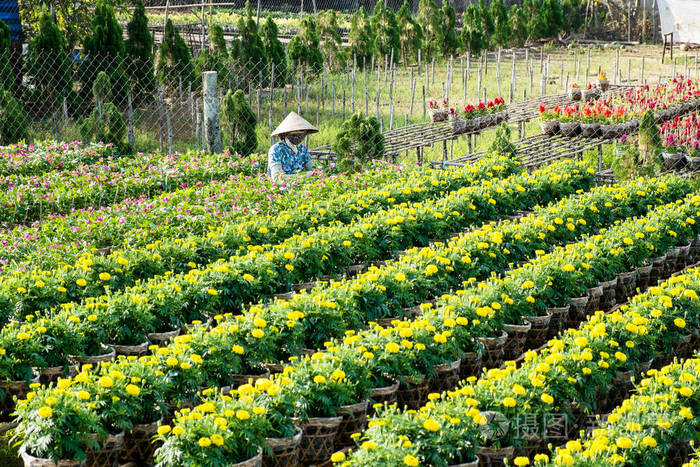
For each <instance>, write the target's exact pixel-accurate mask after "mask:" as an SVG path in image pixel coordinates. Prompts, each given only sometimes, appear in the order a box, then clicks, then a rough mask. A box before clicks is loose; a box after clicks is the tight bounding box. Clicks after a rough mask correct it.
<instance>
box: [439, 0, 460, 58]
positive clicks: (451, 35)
mask: <svg viewBox="0 0 700 467" xmlns="http://www.w3.org/2000/svg"><path fill="white" fill-rule="evenodd" d="M440 18H441V20H442V24H441V26H440V32H441V33H440V36H439V40H440V52H442V55H443V56H444V57H449V56H452V55H454V54H456V53H457V48H458V46H459V41H458V40H457V32H456V29H455V28H456V26H457V19H456V17H455V9H454V8H452V6H451V5H450V4H449V3H447V2H445V6H443V7H442V8H441V9H440Z"/></svg>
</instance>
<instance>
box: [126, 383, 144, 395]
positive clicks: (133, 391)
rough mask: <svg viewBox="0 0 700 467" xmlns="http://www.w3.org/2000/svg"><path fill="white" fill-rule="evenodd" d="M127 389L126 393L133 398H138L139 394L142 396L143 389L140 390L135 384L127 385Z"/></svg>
mask: <svg viewBox="0 0 700 467" xmlns="http://www.w3.org/2000/svg"><path fill="white" fill-rule="evenodd" d="M125 389H126V393H127V394H129V395H131V396H138V395H139V394H141V388H139V387H138V386H136V385H135V384H127V385H126V388H125Z"/></svg>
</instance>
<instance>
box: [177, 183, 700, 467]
mask: <svg viewBox="0 0 700 467" xmlns="http://www.w3.org/2000/svg"><path fill="white" fill-rule="evenodd" d="M699 202H700V198H698V197H697V196H696V197H694V199H693V200H689V202H688V203H687V204H681V205H678V204H674V205H673V206H674V207H677V206H680V207H681V208H682V209H680V210H674V212H673V214H671V213H668V211H667V210H666V209H660V210H657V212H655V213H653V214H652V215H650V216H648V217H647V218H642V219H640V220H638V221H636V220H635V221H630V222H627V223H624V224H621V225H620V227H619V228H615V229H611V230H609V231H607V232H606V233H605V234H604V235H601V236H600V238H597V239H595V242H596V243H597V244H598V245H597V246H598V248H600V249H601V250H602V251H596V250H595V249H594V248H595V247H596V245H594V246H593V249H591V248H589V250H588V252H587V254H591V255H593V253H595V254H596V255H593V257H592V258H591V259H586V261H589V262H590V263H591V264H592V265H593V266H592V267H591V269H592V270H593V271H597V272H598V273H600V274H605V273H606V272H604V271H608V272H607V273H608V274H610V272H609V270H608V269H607V264H606V263H607V262H608V261H609V258H610V257H611V256H615V255H617V254H618V253H617V248H616V247H618V248H619V245H627V242H626V241H625V240H624V239H627V238H628V237H627V234H629V232H630V230H634V228H637V229H643V227H642V226H644V225H646V226H648V227H649V228H651V229H652V230H653V231H654V232H655V234H654V235H651V234H650V235H649V236H648V237H647V239H645V241H643V242H642V241H641V239H639V238H638V237H635V238H637V242H638V243H639V244H641V245H643V247H644V248H648V249H647V252H648V253H650V254H652V251H653V248H654V247H655V246H661V245H664V244H668V243H672V240H671V239H672V238H673V239H674V240H675V239H676V237H675V236H674V235H671V233H675V234H676V235H681V234H689V232H687V231H685V232H684V231H683V230H682V228H681V229H678V230H679V232H678V233H676V232H672V231H670V229H669V230H667V231H665V232H660V231H659V230H656V229H657V227H656V226H663V225H664V224H665V223H667V222H669V225H671V226H673V227H674V228H677V227H678V226H680V224H682V223H683V222H684V221H683V219H686V218H687V217H686V216H688V215H693V216H696V215H697V206H698V203H699ZM666 208H667V209H668V206H667V207H666ZM651 225H653V226H654V227H651ZM661 230H663V229H661ZM644 231H647V232H648V230H644ZM638 233H641V232H638ZM587 243H592V242H587V241H584V242H582V243H581V244H576V245H574V247H575V248H579V249H583V250H584V251H585V250H586V247H585V246H584V245H586V244H587ZM633 243H634V241H633ZM647 245H648V246H647ZM574 247H572V250H573V251H575V248H574ZM591 251H592V252H593V253H590V252H591ZM597 255H599V256H600V257H597ZM548 256H552V255H546V256H543V257H541V258H547V257H548ZM581 257H582V258H584V256H583V255H582V256H581ZM551 266H553V267H555V268H557V269H558V268H561V265H560V264H557V263H555V264H553V265H551ZM581 269H584V268H581ZM564 271H565V272H566V271H569V269H568V268H564ZM542 273H543V275H542V278H541V279H540V280H538V281H537V282H538V284H537V289H535V292H531V293H532V295H529V297H533V298H534V302H535V303H538V302H539V301H540V300H541V298H542V297H541V296H537V295H540V294H538V293H537V292H536V290H538V289H540V288H542V289H545V288H546V286H547V283H548V282H549V277H551V274H548V273H549V271H542ZM548 276H549V277H548ZM567 279H568V280H569V281H570V282H575V281H577V280H578V279H579V277H576V275H573V274H572V275H571V277H568V278H567ZM505 281H507V279H505ZM520 281H522V279H520ZM525 283H526V282H523V284H525ZM487 287H488V285H486V287H473V288H472V289H471V290H466V291H464V293H459V292H458V293H457V294H456V296H458V297H459V296H466V297H469V300H468V302H469V304H468V305H463V306H462V308H461V309H460V308H458V307H450V305H443V306H441V303H440V302H443V301H444V302H445V303H451V302H450V301H449V299H447V298H443V299H441V300H439V302H438V310H437V311H430V310H429V308H430V307H426V308H424V310H428V311H424V312H423V314H422V315H421V316H420V317H419V318H417V319H416V320H413V321H395V322H394V323H393V325H392V326H389V327H387V328H384V327H382V326H374V327H373V328H371V329H369V330H366V331H361V332H359V333H354V332H349V333H348V335H347V337H345V338H344V339H343V342H342V344H336V343H334V342H330V343H329V344H328V345H327V354H329V355H330V357H331V360H333V358H332V357H335V358H336V359H339V360H342V358H340V357H338V356H337V353H338V352H340V353H341V354H342V352H345V350H344V349H348V348H350V349H353V348H354V349H356V350H357V351H358V352H360V351H363V352H367V351H369V352H370V353H369V354H366V355H365V354H363V360H362V362H361V363H362V365H361V366H362V367H363V368H364V367H369V368H370V370H374V368H375V367H374V365H376V363H375V362H391V363H390V365H391V368H390V369H389V370H387V369H386V368H385V367H383V368H382V370H383V371H388V373H389V376H392V377H394V378H396V379H398V380H403V381H404V382H407V384H410V383H408V381H414V382H419V381H420V379H413V378H416V377H417V375H416V373H417V374H418V375H419V374H421V372H422V373H423V374H431V373H432V374H434V371H435V365H440V364H441V363H443V362H449V361H453V360H454V359H455V358H456V359H457V360H459V356H460V355H465V353H466V352H467V351H471V352H473V351H474V350H475V349H474V346H475V344H476V342H478V341H477V340H476V339H477V337H480V336H485V335H488V333H487V332H485V331H487V330H488V329H489V328H491V327H492V326H495V327H498V321H501V319H503V320H505V321H509V320H510V319H509V318H507V317H500V318H501V319H499V316H498V315H499V314H500V313H501V311H500V310H502V309H503V308H504V307H506V306H515V307H520V308H524V307H530V306H535V307H537V306H541V305H545V304H541V303H540V304H539V305H532V304H531V301H530V300H527V299H523V298H522V297H518V296H516V295H517V294H516V293H514V294H513V295H514V297H513V298H511V297H509V296H508V295H505V294H500V295H496V296H494V294H493V293H489V292H491V291H489V290H488V289H487ZM484 290H485V292H484ZM524 290H530V287H529V285H527V286H526V287H524ZM499 302H500V303H499ZM501 303H503V305H502V306H501ZM545 306H546V305H545ZM489 307H491V308H490V309H491V311H490V312H489V311H488V310H485V308H489ZM476 310H478V311H476ZM495 310H498V311H495ZM528 315H536V313H528ZM258 318H259V317H258ZM470 318H471V319H470ZM484 319H485V320H486V321H487V323H484V322H483V321H482V320H484ZM470 321H472V323H470ZM241 323H242V321H241V320H240V319H236V329H235V331H234V332H238V331H239V329H240V327H239V325H241ZM219 327H220V326H219ZM501 329H503V327H501ZM239 342H243V341H239ZM243 346H244V347H246V348H247V344H243ZM323 355H324V354H315V356H312V357H311V359H310V361H313V360H314V359H315V358H316V359H320V358H323ZM303 361H309V359H304V360H303ZM295 365H296V364H295V363H294V359H292V363H291V364H290V366H291V367H292V369H291V370H285V374H294V371H295V370H294V368H295V367H296V366H295ZM385 365H386V364H385ZM458 365H459V364H458ZM341 368H342V369H343V371H345V373H346V374H351V370H350V368H352V367H349V368H345V367H341ZM397 370H398V373H397ZM373 373H374V376H372V374H373ZM414 375H416V376H414ZM370 376H371V378H372V379H373V381H372V383H371V384H369V386H370V387H371V386H372V385H376V384H381V383H379V382H378V381H380V380H378V378H379V377H378V375H377V374H376V373H375V372H374V371H372V372H371V373H370ZM412 376H413V378H411V377H412ZM383 378H386V376H384V377H383ZM351 380H352V381H355V382H357V381H361V379H358V378H352V379H351ZM426 389H427V386H426ZM328 397H331V396H328ZM339 397H342V396H339ZM360 400H361V399H360ZM399 400H400V401H401V398H399ZM342 402H343V403H346V404H347V403H349V402H353V401H352V400H343V401H342ZM355 402H358V400H355ZM300 405H302V406H304V407H307V404H300ZM308 406H309V407H327V406H326V405H325V404H318V405H316V404H308ZM334 414H336V413H334V412H332V411H329V412H325V413H319V412H315V413H313V415H316V416H324V417H328V416H331V415H334ZM460 414H463V412H460ZM476 415H480V414H479V413H478V412H477V413H476ZM339 423H340V421H339ZM178 431H180V430H178ZM224 436H225V435H224ZM368 442H369V443H370V444H368V446H372V444H371V443H372V441H371V440H369V441H368ZM374 445H375V446H376V443H375V444H374ZM188 449H192V450H194V451H197V452H201V446H200V447H196V446H189V447H188ZM219 454H222V453H219V452H217V453H212V455H219ZM223 455H225V453H223ZM448 460H452V461H456V460H465V459H464V458H462V457H461V455H460V457H459V458H452V459H446V458H445V459H443V461H444V462H447V461H448ZM166 465H167V464H166ZM365 465H366V464H365Z"/></svg>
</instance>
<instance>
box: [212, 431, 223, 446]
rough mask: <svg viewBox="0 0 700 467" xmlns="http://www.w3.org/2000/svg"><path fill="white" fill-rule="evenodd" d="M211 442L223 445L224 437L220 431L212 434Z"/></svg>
mask: <svg viewBox="0 0 700 467" xmlns="http://www.w3.org/2000/svg"><path fill="white" fill-rule="evenodd" d="M211 442H212V443H214V445H216V446H223V444H224V437H223V436H221V435H220V434H218V433H214V434H213V435H211Z"/></svg>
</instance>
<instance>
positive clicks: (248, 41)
mask: <svg viewBox="0 0 700 467" xmlns="http://www.w3.org/2000/svg"><path fill="white" fill-rule="evenodd" d="M238 31H239V34H240V37H239V38H238V39H236V40H234V41H233V44H232V46H231V57H232V58H233V59H234V60H235V61H236V63H237V68H238V73H239V74H240V76H242V77H243V79H244V80H245V81H250V80H254V81H255V82H257V80H258V77H259V74H260V72H262V73H263V75H264V76H265V77H267V76H268V75H269V73H270V71H269V70H268V67H267V63H268V57H267V54H266V53H265V46H264V44H263V41H262V39H261V38H260V34H259V32H258V24H257V22H256V21H255V18H254V17H253V7H252V6H251V4H250V1H249V0H246V3H245V16H244V17H242V18H241V19H240V20H239V21H238ZM246 87H247V86H246Z"/></svg>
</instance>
